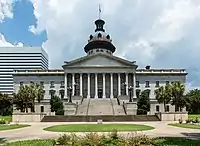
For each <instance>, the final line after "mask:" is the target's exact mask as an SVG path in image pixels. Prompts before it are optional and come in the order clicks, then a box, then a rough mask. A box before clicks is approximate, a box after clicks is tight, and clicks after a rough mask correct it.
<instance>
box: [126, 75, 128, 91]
mask: <svg viewBox="0 0 200 146" xmlns="http://www.w3.org/2000/svg"><path fill="white" fill-rule="evenodd" d="M126 95H128V74H127V73H126Z"/></svg>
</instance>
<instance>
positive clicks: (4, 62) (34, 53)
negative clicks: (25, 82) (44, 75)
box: [0, 47, 48, 94]
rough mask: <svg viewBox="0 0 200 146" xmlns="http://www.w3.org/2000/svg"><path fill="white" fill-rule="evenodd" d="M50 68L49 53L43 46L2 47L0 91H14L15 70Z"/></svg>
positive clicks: (0, 51)
mask: <svg viewBox="0 0 200 146" xmlns="http://www.w3.org/2000/svg"><path fill="white" fill-rule="evenodd" d="M36 69H37V70H43V69H48V55H47V53H46V52H45V51H44V49H42V48H41V47H1V48H0V92H1V93H7V94H12V93H13V76H12V74H13V71H14V70H19V71H26V70H36Z"/></svg>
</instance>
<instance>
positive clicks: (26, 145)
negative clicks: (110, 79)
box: [4, 138, 200, 146]
mask: <svg viewBox="0 0 200 146" xmlns="http://www.w3.org/2000/svg"><path fill="white" fill-rule="evenodd" d="M154 140H155V142H156V145H159V146H199V143H200V140H187V139H183V138H156V139H154ZM4 146H53V140H28V141H19V142H13V143H8V144H5V145H4ZM119 146H122V145H119Z"/></svg>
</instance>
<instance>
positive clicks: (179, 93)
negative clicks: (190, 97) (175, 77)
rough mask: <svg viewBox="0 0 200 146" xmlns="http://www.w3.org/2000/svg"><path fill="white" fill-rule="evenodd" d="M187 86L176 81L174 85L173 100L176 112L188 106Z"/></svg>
mask: <svg viewBox="0 0 200 146" xmlns="http://www.w3.org/2000/svg"><path fill="white" fill-rule="evenodd" d="M184 92H185V85H184V84H181V82H179V81H176V82H173V83H172V98H173V103H172V104H173V105H175V110H176V111H182V108H183V107H185V106H186V99H185V96H184Z"/></svg>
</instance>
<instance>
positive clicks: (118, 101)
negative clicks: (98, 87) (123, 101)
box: [116, 96, 120, 105]
mask: <svg viewBox="0 0 200 146" xmlns="http://www.w3.org/2000/svg"><path fill="white" fill-rule="evenodd" d="M116 98H117V104H118V105H120V100H119V97H118V96H117V97H116Z"/></svg>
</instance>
